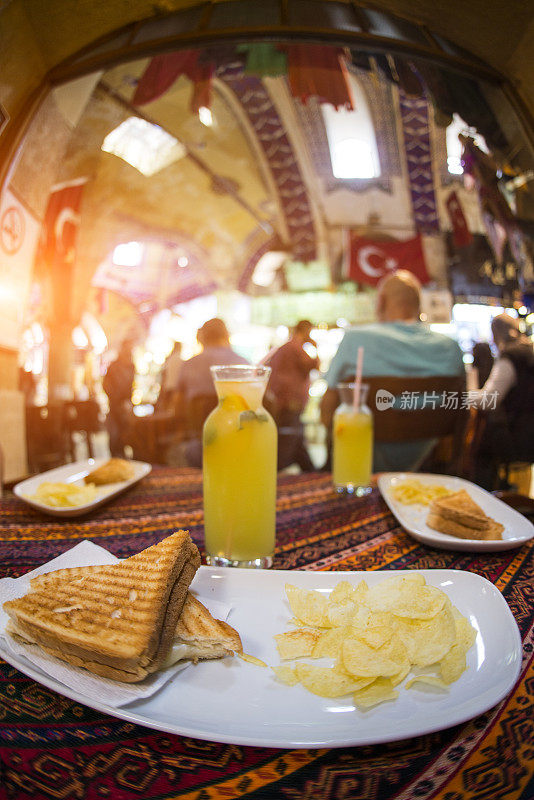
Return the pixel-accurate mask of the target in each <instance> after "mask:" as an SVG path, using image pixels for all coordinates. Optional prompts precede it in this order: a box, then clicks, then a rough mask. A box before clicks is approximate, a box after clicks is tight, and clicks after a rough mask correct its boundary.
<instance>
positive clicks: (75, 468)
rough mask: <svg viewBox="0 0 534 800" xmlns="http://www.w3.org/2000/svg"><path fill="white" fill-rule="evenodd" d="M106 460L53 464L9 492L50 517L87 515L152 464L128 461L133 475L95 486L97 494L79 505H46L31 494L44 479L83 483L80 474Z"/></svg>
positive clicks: (149, 469) (127, 486)
mask: <svg viewBox="0 0 534 800" xmlns="http://www.w3.org/2000/svg"><path fill="white" fill-rule="evenodd" d="M106 461H109V459H108V458H88V459H85V460H84V461H74V462H73V463H72V464H65V465H64V466H63V467H56V469H49V470H48V471H47V472H41V474H40V475H33V476H32V477H31V478H27V479H26V480H25V481H21V482H20V483H17V485H16V486H14V487H13V492H14V493H15V494H16V496H17V497H18V498H20V500H24V502H25V503H28V505H30V506H32V508H36V509H37V510H38V511H42V512H43V513H44V514H51V515H52V516H53V517H79V516H81V515H82V514H87V513H88V512H89V511H93V509H95V508H98V507H99V506H101V505H103V503H107V502H108V501H109V500H111V498H112V497H116V496H117V495H118V494H120V493H121V492H124V491H126V489H129V488H130V486H133V485H134V484H136V483H137V482H138V481H140V480H141V478H144V477H145V475H148V474H149V472H150V471H151V470H152V466H151V465H150V464H147V463H146V462H145V461H129V462H128V463H129V464H131V465H132V467H133V468H134V470H135V474H134V476H133V478H130V480H128V481H119V482H118V483H107V484H105V485H103V486H99V487H98V496H97V497H95V499H94V500H92V501H91V502H90V503H85V504H84V505H81V506H65V507H61V508H57V507H54V506H47V505H45V504H44V503H39V502H38V501H37V500H34V499H32V495H34V494H35V492H36V491H37V487H38V486H39V485H40V484H41V483H43V482H44V481H51V482H53V483H73V484H75V485H77V486H82V485H84V481H83V479H84V477H85V476H86V475H88V474H89V473H90V472H92V470H94V469H96V468H97V467H100V466H101V465H102V464H105V463H106Z"/></svg>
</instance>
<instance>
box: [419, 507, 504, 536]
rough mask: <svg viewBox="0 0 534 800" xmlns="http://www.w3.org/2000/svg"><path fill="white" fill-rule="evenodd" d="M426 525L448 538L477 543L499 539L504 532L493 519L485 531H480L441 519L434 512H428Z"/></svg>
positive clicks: (441, 517) (453, 521) (502, 526)
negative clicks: (475, 540)
mask: <svg viewBox="0 0 534 800" xmlns="http://www.w3.org/2000/svg"><path fill="white" fill-rule="evenodd" d="M426 524H427V525H428V527H429V528H433V529H434V530H435V531H439V532H440V533H446V534H448V535H449V536H457V537H458V538H459V539H477V540H478V541H487V540H490V539H501V538H502V532H503V530H504V525H501V523H500V522H495V520H493V519H489V520H488V527H487V528H486V529H485V530H481V529H480V528H472V527H470V526H468V525H463V524H462V523H461V522H457V521H456V520H453V519H448V518H447V517H443V516H442V515H441V514H437V513H436V512H434V511H430V513H429V514H428V517H427V520H426Z"/></svg>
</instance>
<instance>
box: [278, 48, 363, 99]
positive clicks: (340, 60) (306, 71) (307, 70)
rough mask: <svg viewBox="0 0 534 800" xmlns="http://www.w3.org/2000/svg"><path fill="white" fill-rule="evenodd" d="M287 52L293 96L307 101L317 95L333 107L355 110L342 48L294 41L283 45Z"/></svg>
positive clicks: (290, 86)
mask: <svg viewBox="0 0 534 800" xmlns="http://www.w3.org/2000/svg"><path fill="white" fill-rule="evenodd" d="M280 49H281V50H285V51H286V52H287V56H288V80H289V88H290V90H291V94H292V95H293V97H298V98H299V99H300V100H302V101H303V102H304V103H305V102H306V101H307V100H308V98H309V97H317V98H318V99H319V100H320V101H322V102H324V103H331V104H332V105H333V106H334V108H340V107H341V108H348V109H350V110H352V111H353V110H354V102H353V99H352V94H351V90H350V79H349V74H348V69H347V65H346V63H345V55H344V52H343V50H342V49H341V48H336V47H324V46H322V45H309V44H291V45H288V46H287V47H282V46H281V47H280Z"/></svg>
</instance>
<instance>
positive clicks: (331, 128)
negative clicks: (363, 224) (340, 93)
mask: <svg viewBox="0 0 534 800" xmlns="http://www.w3.org/2000/svg"><path fill="white" fill-rule="evenodd" d="M349 80H350V83H351V86H350V88H351V92H352V97H353V104H354V110H349V109H346V108H339V109H337V110H336V109H335V108H334V107H333V106H331V105H329V104H323V105H322V106H321V111H322V114H323V119H324V124H325V128H326V134H327V137H328V146H329V148H330V160H331V162H332V172H333V174H334V177H335V178H338V179H340V180H351V179H352V180H354V179H366V178H367V179H369V178H377V177H378V176H379V175H380V160H379V157H378V147H377V145H376V136H375V129H374V125H373V120H372V117H371V113H370V110H369V104H368V102H367V97H366V96H365V92H364V91H363V89H362V87H361V86H360V84H359V83H358V81H357V80H356V79H355V78H354V76H353V75H350V76H349Z"/></svg>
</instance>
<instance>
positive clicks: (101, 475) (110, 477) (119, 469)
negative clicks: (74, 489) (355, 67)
mask: <svg viewBox="0 0 534 800" xmlns="http://www.w3.org/2000/svg"><path fill="white" fill-rule="evenodd" d="M134 475H135V469H134V466H133V464H130V462H129V461H126V459H125V458H110V459H109V461H106V462H105V463H104V464H101V465H100V466H99V467H97V468H96V469H94V470H93V471H92V472H90V473H89V474H88V475H86V476H85V478H84V481H85V483H94V484H95V486H104V485H105V484H107V483H120V481H129V480H130V479H131V478H133V477H134Z"/></svg>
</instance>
